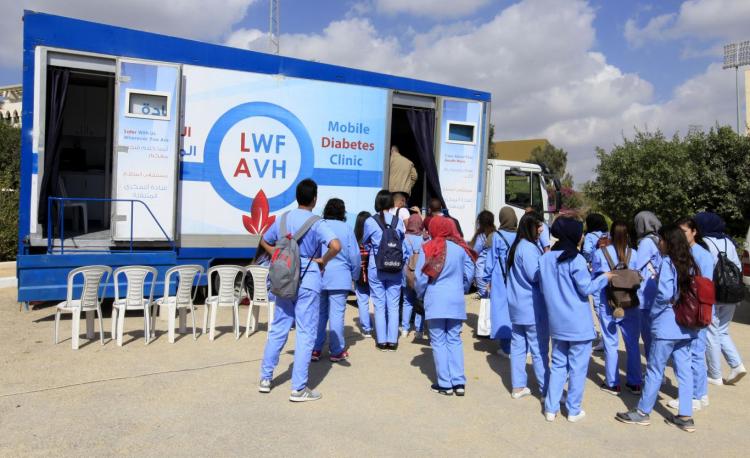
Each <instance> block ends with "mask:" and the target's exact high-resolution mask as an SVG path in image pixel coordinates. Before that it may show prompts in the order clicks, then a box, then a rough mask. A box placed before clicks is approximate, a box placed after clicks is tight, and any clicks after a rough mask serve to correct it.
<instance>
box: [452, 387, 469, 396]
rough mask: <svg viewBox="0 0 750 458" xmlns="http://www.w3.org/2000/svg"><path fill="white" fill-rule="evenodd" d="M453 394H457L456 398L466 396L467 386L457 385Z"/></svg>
mask: <svg viewBox="0 0 750 458" xmlns="http://www.w3.org/2000/svg"><path fill="white" fill-rule="evenodd" d="M453 392H454V393H456V396H463V395H465V394H466V386H464V385H456V386H454V387H453Z"/></svg>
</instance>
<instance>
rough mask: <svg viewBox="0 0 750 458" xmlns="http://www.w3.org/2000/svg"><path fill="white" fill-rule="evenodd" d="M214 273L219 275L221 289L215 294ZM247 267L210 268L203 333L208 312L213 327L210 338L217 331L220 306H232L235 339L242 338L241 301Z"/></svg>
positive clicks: (226, 266)
mask: <svg viewBox="0 0 750 458" xmlns="http://www.w3.org/2000/svg"><path fill="white" fill-rule="evenodd" d="M214 274H216V275H218V276H219V291H217V292H216V294H214V290H213V287H214V285H213V278H214ZM246 274H247V269H245V268H244V267H242V266H232V265H222V266H213V267H211V268H210V269H208V273H207V275H208V297H207V298H206V309H205V312H204V314H203V333H204V334H205V333H206V325H207V324H208V323H207V321H208V314H209V312H210V313H211V329H210V331H209V333H208V340H214V333H215V331H216V313H217V311H218V309H219V307H232V309H233V310H232V312H233V315H232V324H233V326H234V337H235V339H239V338H240V301H241V300H242V295H243V290H244V289H245V275H246ZM238 275H239V276H240V283H239V287H236V285H237V283H236V282H237V276H238Z"/></svg>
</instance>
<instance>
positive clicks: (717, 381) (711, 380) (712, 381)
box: [708, 377, 724, 386]
mask: <svg viewBox="0 0 750 458" xmlns="http://www.w3.org/2000/svg"><path fill="white" fill-rule="evenodd" d="M708 383H710V384H711V385H717V386H722V385H723V384H724V381H723V380H722V379H721V378H711V377H708Z"/></svg>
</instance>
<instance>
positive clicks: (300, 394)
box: [289, 387, 323, 402]
mask: <svg viewBox="0 0 750 458" xmlns="http://www.w3.org/2000/svg"><path fill="white" fill-rule="evenodd" d="M321 397H323V396H322V395H321V394H320V393H318V392H317V391H314V390H311V389H310V388H308V387H304V388H303V389H301V390H299V391H292V394H291V395H290V396H289V400H290V401H292V402H307V401H317V400H318V399H320V398H321Z"/></svg>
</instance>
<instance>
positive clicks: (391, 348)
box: [385, 343, 398, 351]
mask: <svg viewBox="0 0 750 458" xmlns="http://www.w3.org/2000/svg"><path fill="white" fill-rule="evenodd" d="M385 345H386V351H396V350H398V344H397V343H389V344H385Z"/></svg>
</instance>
